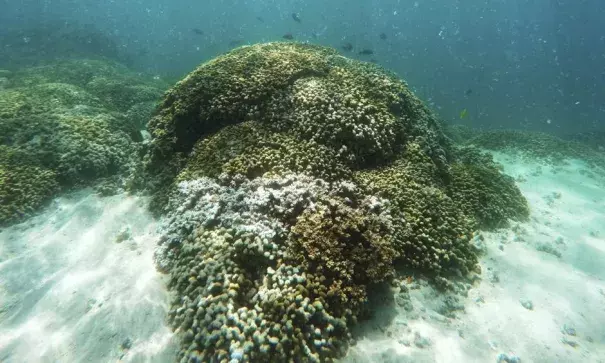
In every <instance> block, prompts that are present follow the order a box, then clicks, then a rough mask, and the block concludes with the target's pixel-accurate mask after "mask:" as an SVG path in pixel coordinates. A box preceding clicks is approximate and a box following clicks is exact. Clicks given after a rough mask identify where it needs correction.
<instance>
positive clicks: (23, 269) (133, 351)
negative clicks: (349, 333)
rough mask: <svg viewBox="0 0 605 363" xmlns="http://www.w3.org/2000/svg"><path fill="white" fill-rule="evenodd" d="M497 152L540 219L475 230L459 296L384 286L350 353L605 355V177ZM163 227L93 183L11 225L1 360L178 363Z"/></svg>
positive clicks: (0, 266)
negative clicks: (475, 256)
mask: <svg viewBox="0 0 605 363" xmlns="http://www.w3.org/2000/svg"><path fill="white" fill-rule="evenodd" d="M496 159H497V160H498V161H500V162H501V163H502V164H503V165H504V170H505V172H506V173H507V174H509V175H511V176H513V177H515V178H517V180H518V185H519V187H520V188H521V190H522V192H523V194H524V195H525V196H526V198H527V199H528V201H529V203H530V206H531V220H530V221H528V222H526V223H513V225H512V227H511V228H509V229H505V230H499V231H495V232H489V233H488V232H483V233H481V236H483V241H481V240H480V239H479V237H476V238H475V242H476V243H477V244H479V245H481V246H483V248H484V250H485V253H484V254H483V255H482V256H481V268H482V274H481V279H480V280H477V281H476V283H475V284H474V285H472V287H471V288H470V290H468V292H467V293H466V294H462V295H460V294H458V295H457V296H458V298H455V296H454V297H452V296H450V295H448V294H446V295H444V294H441V293H438V292H436V291H434V290H433V289H432V288H430V287H428V286H427V285H426V284H425V283H423V281H422V279H420V278H411V279H407V280H404V282H402V284H403V285H404V290H408V292H407V293H402V291H401V289H400V287H398V286H395V287H393V288H390V290H388V289H387V290H386V291H385V290H384V289H383V291H382V293H381V295H380V296H381V298H375V300H376V302H374V311H375V313H376V315H375V317H374V318H373V319H371V320H369V321H366V322H363V323H362V324H361V325H360V326H359V327H357V328H356V329H355V331H356V334H358V336H357V342H356V344H355V345H354V346H353V347H352V348H351V350H350V353H349V355H348V356H347V357H346V358H345V359H344V361H345V362H410V363H411V362H419V363H422V362H446V363H449V362H452V363H453V362H481V363H482V362H486V363H487V362H498V361H501V362H507V361H508V362H517V361H518V362H548V363H553V362H561V363H566V362H605V177H604V176H603V175H598V174H597V173H594V172H592V171H590V169H589V168H587V167H586V165H584V163H582V162H580V161H571V162H570V163H569V164H568V165H566V166H557V167H552V166H549V165H547V164H540V163H537V162H529V161H521V160H519V159H518V158H514V157H511V156H507V155H503V154H496ZM124 228H128V229H130V238H127V239H126V240H124V241H122V242H120V243H118V242H116V236H117V235H118V234H119V232H120V231H122V230H123V229H124ZM156 229H157V222H156V221H154V220H153V219H152V218H151V217H150V216H149V214H148V213H147V212H146V211H145V200H144V199H140V198H138V197H129V196H125V195H119V196H113V197H108V198H101V197H98V196H95V195H94V194H93V193H92V192H91V191H90V190H83V191H81V192H77V193H73V194H70V195H68V196H63V197H60V198H57V199H55V200H54V201H53V203H52V205H51V206H49V207H48V208H47V209H46V210H45V211H44V212H43V213H41V214H40V215H38V216H36V217H34V218H32V219H31V220H29V221H27V222H25V223H22V224H20V225H16V226H12V227H10V228H7V229H5V230H3V231H1V232H0V362H2V363H5V362H11V363H12V362H146V361H149V362H171V360H172V357H173V355H174V352H175V343H174V341H173V340H172V339H171V333H170V329H168V328H167V327H166V326H165V318H164V316H165V314H166V310H167V308H168V294H167V292H166V290H165V288H164V283H165V281H164V280H163V279H164V278H165V277H162V276H161V275H160V274H159V273H157V272H156V271H155V269H154V265H153V258H152V255H153V249H154V244H155V242H156V240H157V237H158V235H157V232H156ZM517 358H519V359H520V360H516V359H517Z"/></svg>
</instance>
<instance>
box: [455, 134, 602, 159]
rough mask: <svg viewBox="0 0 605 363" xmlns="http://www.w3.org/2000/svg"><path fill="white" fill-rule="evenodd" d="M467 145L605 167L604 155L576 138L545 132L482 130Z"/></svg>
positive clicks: (534, 157) (529, 156)
mask: <svg viewBox="0 0 605 363" xmlns="http://www.w3.org/2000/svg"><path fill="white" fill-rule="evenodd" d="M465 145H468V146H476V147H480V148H484V149H488V150H497V151H506V152H510V153H517V154H519V155H521V156H523V157H528V158H531V159H539V160H545V161H547V162H549V163H554V164H560V163H562V162H564V161H565V160H566V159H582V160H585V161H586V162H588V163H590V164H593V165H595V166H599V167H601V168H605V158H603V154H602V153H601V152H598V151H596V150H594V149H593V148H591V147H590V146H587V145H584V144H582V143H580V142H576V141H567V140H563V139H560V138H558V137H556V136H554V135H550V134H547V133H543V132H530V131H518V130H500V131H486V132H479V133H477V135H476V136H475V137H473V138H471V139H469V140H468V141H467V142H466V143H465Z"/></svg>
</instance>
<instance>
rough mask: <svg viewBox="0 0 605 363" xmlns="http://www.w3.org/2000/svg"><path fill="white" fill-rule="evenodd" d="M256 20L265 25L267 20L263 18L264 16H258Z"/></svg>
mask: <svg viewBox="0 0 605 363" xmlns="http://www.w3.org/2000/svg"><path fill="white" fill-rule="evenodd" d="M256 20H258V21H260V22H261V23H264V22H265V19H263V17H262V16H257V17H256Z"/></svg>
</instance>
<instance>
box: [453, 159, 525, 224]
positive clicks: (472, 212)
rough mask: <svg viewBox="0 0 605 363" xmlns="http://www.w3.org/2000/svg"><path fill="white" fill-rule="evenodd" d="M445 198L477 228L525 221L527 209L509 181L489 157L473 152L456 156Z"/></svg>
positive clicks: (514, 186) (522, 198) (512, 183)
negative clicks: (457, 206) (472, 220)
mask: <svg viewBox="0 0 605 363" xmlns="http://www.w3.org/2000/svg"><path fill="white" fill-rule="evenodd" d="M456 154H457V157H456V162H455V163H454V164H453V165H452V169H451V170H452V181H451V184H450V185H449V189H448V191H449V195H451V196H452V198H453V199H454V200H455V201H456V202H457V204H458V205H459V206H460V209H461V210H462V211H464V213H465V214H466V215H469V216H473V217H474V218H475V220H476V222H477V224H478V227H480V228H485V229H492V228H498V227H505V226H507V225H508V220H509V219H513V220H517V221H525V220H527V219H528V218H529V206H528V204H527V200H526V199H525V198H524V197H523V195H522V194H521V192H520V191H519V189H518V188H517V186H516V185H515V181H514V179H513V178H512V177H510V176H508V175H505V174H502V173H501V172H500V170H499V168H498V166H497V165H496V164H495V163H494V162H493V160H492V158H491V155H489V154H487V153H481V152H479V151H478V150H476V149H473V148H463V149H460V150H458V151H457V152H456Z"/></svg>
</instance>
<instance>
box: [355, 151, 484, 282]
mask: <svg viewBox="0 0 605 363" xmlns="http://www.w3.org/2000/svg"><path fill="white" fill-rule="evenodd" d="M438 175H439V174H438V169H437V168H436V166H435V165H434V164H433V163H432V162H431V161H430V159H429V158H428V157H427V156H426V155H424V153H423V152H422V151H421V149H420V146H419V145H418V144H410V145H408V149H407V150H406V151H405V152H404V153H403V154H402V155H401V156H400V157H399V159H398V161H397V162H395V163H394V164H393V165H390V166H388V167H385V168H382V169H378V170H369V171H363V172H360V173H358V174H357V175H356V179H357V180H358V182H359V184H360V185H361V186H362V187H363V188H365V189H366V190H367V192H368V193H372V194H376V195H380V196H381V197H383V198H386V199H388V200H389V201H390V202H391V208H390V210H391V213H392V215H393V225H394V231H393V246H394V248H395V250H396V251H397V253H398V254H399V256H400V257H399V260H400V261H401V262H402V264H403V265H404V266H408V267H411V268H413V269H418V270H423V271H426V272H429V273H431V274H448V273H450V274H451V273H452V272H454V273H461V274H467V273H468V272H469V271H472V270H474V268H475V265H476V263H477V257H476V255H475V253H474V251H473V249H472V248H471V246H470V244H469V240H470V238H471V237H472V231H473V229H472V226H473V225H472V221H471V220H470V218H469V217H467V216H466V215H465V214H464V213H461V211H460V209H459V208H458V206H457V204H456V202H455V201H454V200H452V199H451V198H450V197H449V196H448V195H447V194H446V193H445V191H444V190H443V187H440V183H437V180H438Z"/></svg>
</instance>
